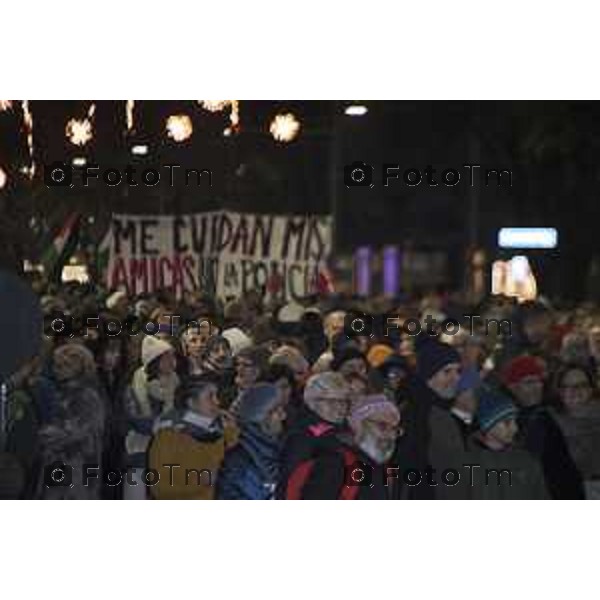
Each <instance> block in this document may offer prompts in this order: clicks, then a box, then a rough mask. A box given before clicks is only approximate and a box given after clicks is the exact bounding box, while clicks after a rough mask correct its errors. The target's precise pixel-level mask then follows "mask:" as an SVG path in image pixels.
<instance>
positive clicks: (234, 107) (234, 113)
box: [229, 100, 240, 131]
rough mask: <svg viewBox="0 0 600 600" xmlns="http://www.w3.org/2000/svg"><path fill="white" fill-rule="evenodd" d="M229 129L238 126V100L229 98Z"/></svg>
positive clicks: (237, 127)
mask: <svg viewBox="0 0 600 600" xmlns="http://www.w3.org/2000/svg"><path fill="white" fill-rule="evenodd" d="M229 120H230V121H231V129H232V130H233V131H237V130H238V129H239V127H240V101H239V100H231V113H230V115H229Z"/></svg>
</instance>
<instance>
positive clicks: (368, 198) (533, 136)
mask: <svg viewBox="0 0 600 600" xmlns="http://www.w3.org/2000/svg"><path fill="white" fill-rule="evenodd" d="M348 103H349V102H346V101H344V102H342V101H339V102H332V101H278V102H270V101H241V102H240V121H241V128H240V131H239V132H238V133H237V134H235V135H233V136H231V137H224V136H223V130H224V128H225V127H227V126H228V125H229V118H228V112H227V111H225V112H223V113H209V112H207V111H204V110H203V109H201V108H200V107H199V106H198V104H197V103H196V102H195V101H181V102H173V101H136V106H135V113H134V121H135V129H134V131H133V132H130V133H129V134H126V133H125V102H124V101H114V102H113V101H98V102H96V107H97V108H96V116H95V128H94V135H95V137H94V139H93V140H92V141H91V142H89V143H88V144H87V146H85V148H84V149H80V148H76V147H75V146H73V145H71V144H70V143H69V142H68V141H67V140H66V138H65V135H64V130H65V125H66V122H67V121H68V119H69V118H71V117H79V118H83V117H84V116H85V114H86V112H87V107H88V106H89V102H87V101H85V102H84V101H65V102H62V101H61V102H50V101H31V102H30V109H31V111H32V113H33V118H34V143H35V153H36V154H35V159H36V162H37V164H38V174H37V175H36V178H35V179H34V181H33V182H29V181H28V180H27V179H26V178H25V177H24V176H22V175H21V174H20V173H19V171H18V169H19V168H20V167H21V166H22V165H24V164H27V163H28V154H27V147H26V141H25V135H24V133H23V130H22V118H21V111H20V106H19V103H17V102H15V103H14V105H13V109H12V110H11V111H5V112H4V113H0V166H2V168H3V169H4V170H5V171H6V172H7V173H8V175H9V183H8V185H7V186H6V188H5V189H4V190H2V191H0V198H1V199H2V202H3V205H2V208H3V210H2V215H1V216H0V233H1V234H2V236H3V238H4V239H5V240H6V241H7V242H8V244H5V246H7V247H8V246H10V248H12V250H11V252H13V254H16V255H19V256H21V255H24V256H25V257H27V256H28V255H33V254H35V251H36V248H37V245H38V244H39V240H41V239H42V238H43V237H44V235H47V234H48V232H53V231H55V230H56V228H57V227H58V226H60V223H61V222H63V221H64V219H65V217H66V215H67V214H69V212H70V211H72V210H78V211H80V212H82V213H83V214H84V215H88V216H91V217H92V218H93V221H94V224H93V225H92V224H91V223H90V226H91V227H92V228H96V230H97V231H96V233H98V232H99V231H100V230H101V229H102V227H104V226H105V224H106V222H107V219H108V216H109V215H110V212H111V211H116V212H137V213H156V212H163V213H173V212H177V211H181V212H197V211H202V210H208V209H212V208H215V207H221V206H224V207H228V208H232V209H236V210H245V211H252V212H275V213H304V212H306V213H332V212H333V213H334V215H335V222H336V228H335V231H336V238H335V242H336V253H338V254H340V255H341V254H347V253H351V252H352V250H353V249H354V248H356V247H357V246H360V245H364V244H369V245H372V246H373V247H375V248H378V247H381V246H383V245H385V244H388V243H390V244H398V245H400V246H403V247H411V248H415V249H418V250H423V251H434V250H435V251H442V252H444V253H445V254H446V256H447V257H448V260H447V264H448V278H447V282H448V284H449V285H450V286H451V287H458V286H460V285H461V282H462V281H463V279H462V277H463V270H464V269H463V266H464V261H465V257H466V256H468V253H469V251H470V250H471V249H473V248H474V247H483V248H485V249H486V250H487V252H488V256H489V257H495V256H500V255H501V253H500V252H499V251H498V250H497V248H496V235H497V231H498V229H499V228H500V227H505V226H547V227H556V228H557V229H558V230H559V248H558V249H557V250H555V251H546V252H537V253H532V254H531V256H532V257H533V259H534V261H535V262H537V263H538V266H539V269H540V273H541V277H542V280H543V282H544V286H545V288H546V289H548V291H549V292H551V293H553V294H554V295H560V296H563V297H566V298H572V299H580V298H582V297H583V296H585V295H586V294H587V293H589V287H590V284H589V279H590V278H589V274H590V269H591V268H592V265H593V262H592V261H593V259H594V258H595V257H596V255H597V254H598V251H599V243H598V239H597V238H598V235H597V232H596V228H597V223H598V217H599V209H598V201H597V198H596V194H597V190H598V180H599V175H600V169H599V166H598V164H599V162H598V155H599V153H598V150H599V146H600V119H599V118H598V117H599V116H600V109H599V104H598V103H597V102H524V101H519V102H510V101H502V102H492V101H486V102H476V101H464V102H460V101H451V102H446V101H397V102H392V101H361V103H364V104H365V105H366V106H368V108H369V112H368V113H367V114H366V115H364V116H361V117H350V116H347V115H345V114H344V107H345V106H346V105H347V104H348ZM279 111H284V112H288V111H290V112H293V113H294V114H295V115H296V116H297V117H298V118H299V120H300V121H301V124H302V129H301V131H300V134H299V136H298V138H297V139H296V140H294V141H293V142H291V143H288V144H282V143H278V142H275V141H274V140H273V138H272V137H271V136H270V134H269V131H268V127H269V123H270V121H271V119H272V118H273V116H274V115H275V114H277V113H278V112H279ZM175 113H185V114H188V115H189V116H190V117H191V118H192V120H193V124H194V134H193V136H192V138H191V139H190V140H188V141H186V142H184V143H182V144H175V143H173V142H172V141H171V140H168V139H167V137H166V135H165V133H164V121H165V119H166V117H167V116H168V115H170V114H175ZM138 142H143V143H147V144H148V145H149V146H150V154H149V155H148V156H145V157H132V156H131V155H130V153H129V149H130V147H131V146H132V145H133V144H135V143H138ZM80 155H81V156H86V158H87V160H88V162H97V163H99V164H100V166H101V168H104V167H105V166H116V167H121V168H123V167H124V165H125V164H127V163H129V164H133V165H139V166H142V165H147V166H156V164H157V163H165V162H176V163H179V164H181V165H182V166H184V167H189V168H194V167H195V168H210V169H212V171H213V186H212V188H208V186H200V187H195V186H190V187H187V188H186V187H183V186H181V185H179V186H177V187H175V188H168V187H166V186H164V185H161V186H158V187H156V188H149V187H145V186H138V187H137V188H128V187H126V186H125V185H124V184H121V185H120V186H119V187H117V188H108V187H106V186H105V185H104V184H103V183H101V182H99V183H98V182H96V183H95V184H92V185H91V186H90V187H89V188H87V189H86V188H81V187H80V186H76V187H75V188H72V189H65V188H54V189H48V188H47V187H46V186H45V185H44V183H43V177H42V168H41V165H43V164H47V163H49V162H52V161H53V160H66V161H69V162H70V160H71V159H72V158H73V157H74V156H80ZM355 160H362V161H365V162H368V163H371V164H373V165H374V167H375V182H376V183H375V186H374V187H372V188H352V189H347V188H346V187H345V186H344V183H343V181H342V174H343V165H344V164H347V163H350V162H352V161H355ZM386 162H389V163H398V164H399V165H400V168H401V172H402V171H403V170H404V169H406V168H410V167H416V168H419V169H421V170H424V169H425V167H426V166H427V165H432V166H433V167H434V168H435V169H436V170H437V174H436V177H437V178H439V177H440V175H441V172H442V171H443V170H444V169H446V168H450V167H451V168H455V169H457V170H459V171H460V173H461V175H462V176H463V179H461V181H460V183H459V184H458V185H456V186H454V187H446V186H444V185H441V184H440V185H439V186H437V187H429V186H428V185H427V184H426V182H425V181H423V182H422V183H421V184H420V185H419V186H417V187H409V186H406V185H405V184H404V183H402V181H401V180H396V181H392V182H391V184H390V186H389V187H383V186H382V185H381V175H380V171H381V165H382V164H383V163H386ZM466 162H476V163H479V164H481V165H482V169H481V170H480V172H481V171H483V169H485V168H498V169H511V170H512V173H513V176H512V187H509V186H501V187H497V186H496V185H495V184H494V183H492V184H491V185H489V186H488V187H485V185H484V183H483V182H476V185H475V187H474V188H472V189H470V188H469V185H468V181H467V179H466V175H467V171H466V170H465V169H464V168H462V165H463V164H464V163H466ZM163 173H164V174H165V175H166V173H167V172H166V170H165V169H162V170H161V174H163ZM181 179H182V178H181ZM334 181H335V183H334ZM32 217H33V218H34V223H33V224H32ZM4 252H5V253H6V252H8V250H7V248H4ZM32 258H34V256H32Z"/></svg>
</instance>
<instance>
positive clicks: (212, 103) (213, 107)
mask: <svg viewBox="0 0 600 600" xmlns="http://www.w3.org/2000/svg"><path fill="white" fill-rule="evenodd" d="M231 102H232V100H198V104H200V106H201V107H202V108H203V109H204V110H207V111H209V112H220V111H222V110H225V109H226V108H227V107H228V106H229V105H230V104H231Z"/></svg>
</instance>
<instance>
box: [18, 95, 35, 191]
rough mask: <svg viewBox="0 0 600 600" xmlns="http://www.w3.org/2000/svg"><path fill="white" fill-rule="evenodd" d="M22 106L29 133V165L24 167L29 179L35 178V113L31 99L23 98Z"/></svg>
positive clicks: (26, 129)
mask: <svg viewBox="0 0 600 600" xmlns="http://www.w3.org/2000/svg"><path fill="white" fill-rule="evenodd" d="M21 108H22V109H23V125H24V127H25V132H26V134H27V148H28V149H29V166H28V167H24V168H23V169H22V172H23V173H25V174H26V175H28V176H29V179H33V176H34V175H35V161H34V160H33V115H32V114H31V111H30V110H29V100H23V101H22V102H21Z"/></svg>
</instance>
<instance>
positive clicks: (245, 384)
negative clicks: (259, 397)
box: [235, 356, 260, 390]
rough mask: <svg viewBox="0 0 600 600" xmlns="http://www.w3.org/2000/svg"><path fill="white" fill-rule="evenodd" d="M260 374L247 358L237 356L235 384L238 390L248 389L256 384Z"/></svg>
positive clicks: (254, 364)
mask: <svg viewBox="0 0 600 600" xmlns="http://www.w3.org/2000/svg"><path fill="white" fill-rule="evenodd" d="M259 374H260V371H259V368H258V365H257V364H256V363H255V362H253V361H252V360H251V359H250V358H249V357H248V356H238V357H236V359H235V384H236V386H237V387H238V389H240V390H244V389H246V388H249V387H250V386H251V385H252V384H253V383H256V380H257V379H258V376H259Z"/></svg>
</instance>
